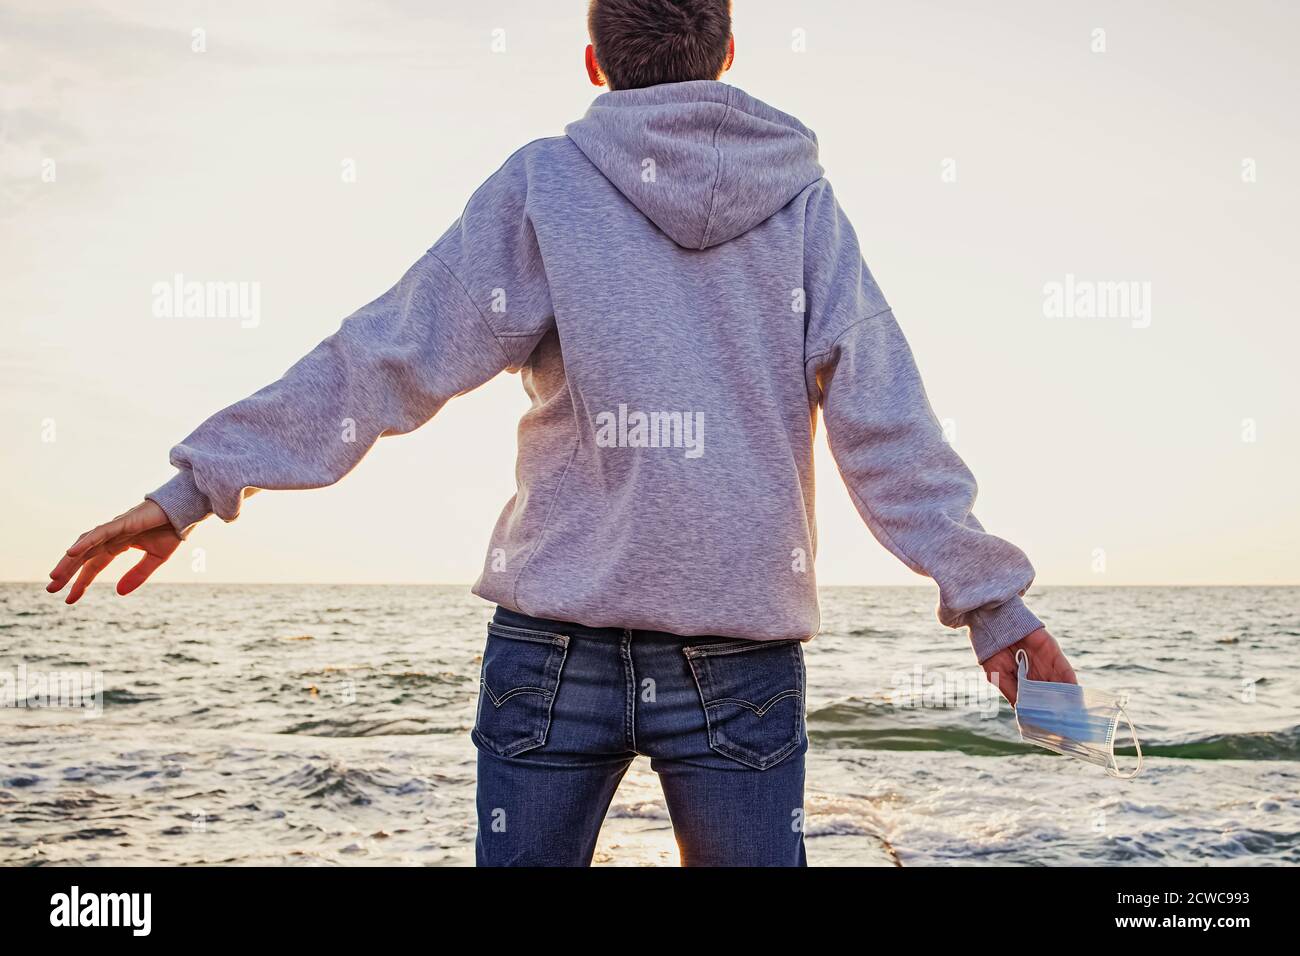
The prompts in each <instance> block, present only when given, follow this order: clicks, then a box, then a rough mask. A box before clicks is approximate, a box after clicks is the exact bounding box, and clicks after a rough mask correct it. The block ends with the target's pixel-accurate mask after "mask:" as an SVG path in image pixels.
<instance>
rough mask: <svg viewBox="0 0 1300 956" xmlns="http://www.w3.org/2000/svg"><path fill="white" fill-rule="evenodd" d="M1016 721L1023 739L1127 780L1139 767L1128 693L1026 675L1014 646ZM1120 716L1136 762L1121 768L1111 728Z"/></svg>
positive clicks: (1026, 661) (1021, 655)
mask: <svg viewBox="0 0 1300 956" xmlns="http://www.w3.org/2000/svg"><path fill="white" fill-rule="evenodd" d="M1016 664H1017V665H1018V671H1017V674H1016V724H1017V725H1018V726H1019V727H1020V737H1021V739H1022V740H1025V741H1027V742H1028V743H1031V744H1036V745H1037V746H1039V747H1045V748H1046V749H1048V750H1052V751H1055V752H1056V753H1058V754H1065V755H1066V756H1067V757H1078V758H1079V759H1080V760H1086V761H1088V763H1095V764H1097V765H1098V766H1100V767H1105V768H1106V773H1107V774H1109V775H1110V776H1112V777H1119V778H1120V779H1122V780H1132V779H1133V778H1134V777H1136V776H1137V775H1138V774H1139V773H1141V772H1142V747H1141V746H1140V745H1139V744H1138V739H1137V731H1136V730H1135V729H1134V728H1133V721H1131V720H1129V716H1128V711H1126V710H1125V709H1124V706H1125V704H1127V703H1128V698H1127V695H1122V696H1118V697H1117V696H1115V695H1113V694H1107V693H1105V692H1104V691H1098V690H1086V689H1084V688H1082V687H1080V686H1079V685H1078V684H1058V683H1055V682H1053V681H1045V680H1030V679H1029V656H1028V655H1027V654H1026V653H1025V652H1024V651H1023V650H1018V651H1016ZM1120 717H1123V718H1124V720H1125V721H1127V723H1128V729H1129V732H1130V733H1131V734H1132V735H1133V746H1134V747H1136V748H1137V766H1136V767H1134V768H1133V771H1132V772H1131V773H1121V772H1120V769H1119V765H1118V764H1117V763H1116V761H1115V731H1116V730H1117V729H1118V727H1119V719H1120Z"/></svg>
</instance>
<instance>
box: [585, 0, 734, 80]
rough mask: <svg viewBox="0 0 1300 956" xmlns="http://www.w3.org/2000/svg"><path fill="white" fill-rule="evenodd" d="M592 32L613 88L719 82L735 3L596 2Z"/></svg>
mask: <svg viewBox="0 0 1300 956" xmlns="http://www.w3.org/2000/svg"><path fill="white" fill-rule="evenodd" d="M587 31H588V32H589V33H590V34H591V45H592V46H594V47H595V48H596V61H597V62H598V63H599V64H600V71H601V72H602V73H603V74H605V81H606V82H607V83H608V84H609V88H610V89H611V90H631V89H638V88H640V87H643V86H655V85H657V84H659V83H681V82H684V81H686V80H716V79H717V78H718V74H719V73H721V72H722V65H723V64H724V63H725V62H726V61H727V41H728V40H730V39H731V0H591V7H590V8H589V9H588V11H587Z"/></svg>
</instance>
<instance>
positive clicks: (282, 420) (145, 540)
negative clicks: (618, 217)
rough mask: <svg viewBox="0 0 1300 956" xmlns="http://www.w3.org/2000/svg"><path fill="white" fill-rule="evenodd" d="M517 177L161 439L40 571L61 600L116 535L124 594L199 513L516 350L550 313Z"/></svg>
mask: <svg viewBox="0 0 1300 956" xmlns="http://www.w3.org/2000/svg"><path fill="white" fill-rule="evenodd" d="M526 197H527V179H526V174H525V171H524V169H523V167H522V165H521V164H520V163H518V162H515V161H513V160H512V161H509V162H507V164H506V165H505V166H503V167H502V169H501V170H500V171H498V172H497V173H496V174H495V175H494V176H493V177H492V178H491V179H489V180H488V181H487V182H486V183H485V184H484V185H483V186H482V187H481V188H480V189H479V190H478V191H477V192H476V193H475V194H474V196H473V198H471V200H470V202H469V205H468V206H467V207H466V209H465V212H464V213H463V214H462V216H461V218H460V219H459V220H458V221H457V222H456V223H455V224H454V225H453V226H452V227H451V229H450V230H448V232H447V233H446V234H445V235H444V236H443V237H442V238H441V239H440V240H439V241H438V242H437V243H436V244H435V245H434V247H433V248H432V249H430V250H429V252H427V253H426V254H425V255H424V256H423V257H422V258H421V259H420V260H419V261H418V262H417V263H415V265H413V266H412V267H411V268H410V269H409V270H408V271H407V273H406V274H405V275H404V276H403V277H402V279H401V280H400V281H399V282H398V283H397V285H395V286H394V287H393V288H392V289H390V290H389V291H388V292H387V293H385V294H384V295H382V296H380V297H379V298H378V299H376V300H375V301H374V302H371V303H370V304H369V305H366V306H364V307H363V308H361V309H359V310H358V311H357V312H356V313H355V314H353V315H352V316H351V317H349V318H348V319H347V320H346V321H344V323H343V325H342V327H341V328H340V329H339V330H338V331H337V332H336V333H334V334H333V335H331V336H330V337H329V338H327V339H325V341H323V342H321V343H320V345H318V346H317V347H316V348H315V349H314V350H312V352H311V353H309V354H308V355H307V356H306V357H304V358H303V359H301V360H300V361H299V362H298V363H297V364H295V365H294V366H293V367H292V368H291V369H289V371H288V372H287V373H285V375H284V377H282V378H281V379H280V380H279V381H277V382H275V383H273V384H271V385H269V386H267V387H266V388H263V389H261V390H260V391H258V392H256V393H254V394H253V395H251V396H249V397H248V398H246V399H244V400H243V401H240V402H237V403H236V404H234V405H231V406H230V407H228V408H226V409H223V410H222V411H220V412H218V413H217V414H215V415H213V416H212V417H211V418H209V419H208V420H207V421H205V422H204V423H203V424H202V425H200V426H199V427H198V428H197V429H195V431H194V432H193V433H192V434H190V435H189V436H188V437H187V438H186V439H185V440H184V441H182V442H181V443H180V444H179V445H177V446H176V447H175V448H173V449H172V452H171V463H172V464H173V465H174V466H176V468H177V472H176V475H175V476H174V477H173V478H172V479H171V480H170V481H168V482H167V483H166V484H164V485H163V486H162V487H161V488H159V489H157V490H156V491H153V492H151V493H150V494H149V495H147V496H146V497H147V500H146V501H145V502H144V503H142V504H140V505H137V506H136V507H135V508H132V509H131V510H130V511H128V512H126V513H125V514H123V515H121V516H119V517H118V518H116V519H114V520H113V521H110V522H107V523H105V524H103V525H100V526H99V527H97V528H94V529H93V530H91V531H88V532H86V533H85V534H83V535H82V536H81V537H80V538H79V539H78V540H77V541H76V542H75V543H74V544H73V546H72V547H71V548H70V549H69V550H68V551H67V552H66V554H65V555H64V556H63V558H62V559H61V560H60V561H59V563H58V565H56V567H55V568H54V570H53V571H51V572H50V578H51V580H50V584H49V585H48V588H47V590H49V591H51V592H57V591H61V590H62V589H63V587H64V586H65V585H66V584H67V583H68V581H69V580H71V579H72V576H73V575H74V574H76V573H77V572H78V571H80V572H81V573H80V575H78V578H77V581H76V583H75V584H74V585H73V589H72V591H71V592H70V593H69V595H68V602H69V603H73V602H75V601H76V600H77V599H79V598H80V597H81V594H82V593H84V591H85V589H86V587H87V586H88V585H89V584H90V582H91V581H92V580H93V579H94V576H95V575H96V574H98V573H99V571H101V570H103V568H104V567H106V566H107V565H108V563H109V562H111V561H112V559H113V557H115V556H116V555H117V554H120V553H121V552H122V551H124V550H126V549H127V548H136V549H138V550H143V551H144V552H145V557H144V558H143V559H142V560H141V561H140V563H139V564H138V565H137V566H136V567H135V568H134V569H132V570H131V571H130V572H128V574H127V575H126V576H124V577H123V579H122V581H121V582H120V583H119V587H118V591H119V593H122V594H126V593H129V591H131V590H134V589H135V588H136V587H138V586H139V585H140V584H142V583H143V582H144V581H145V580H146V579H147V578H148V576H149V575H150V574H151V573H152V572H153V571H154V570H156V568H157V567H158V566H160V565H161V564H162V563H163V562H164V561H165V560H166V559H167V558H168V557H170V555H171V554H172V552H174V551H175V549H176V546H177V544H179V542H180V540H181V539H182V538H183V537H184V536H185V535H186V534H187V533H188V532H189V530H190V529H191V528H192V527H193V526H194V525H195V524H196V523H198V522H199V521H202V520H203V519H204V518H206V517H207V516H208V515H210V514H216V515H218V516H220V517H221V518H222V519H224V520H226V521H232V520H234V519H235V517H236V516H237V515H238V514H239V510H240V505H241V504H242V502H243V499H244V498H245V497H247V496H249V495H250V494H252V493H253V492H255V491H259V490H263V489H274V490H280V489H303V488H320V487H324V486H326V485H330V484H333V483H334V482H336V481H338V480H339V479H340V478H342V477H343V476H344V475H346V474H347V473H348V472H349V471H350V470H351V469H352V468H353V467H354V466H355V465H356V464H357V463H358V462H359V461H360V460H361V458H362V457H363V456H364V455H365V454H366V452H367V451H369V449H370V448H371V447H372V446H373V445H374V443H375V442H376V441H377V440H378V439H379V438H381V437H383V436H385V435H397V434H403V433H405V432H409V431H412V430H413V429H415V428H418V427H419V426H420V425H422V424H423V423H424V422H426V421H428V420H429V419H430V418H431V417H432V416H433V415H434V414H435V413H437V411H438V410H439V409H440V408H441V407H442V406H443V405H444V404H445V403H446V402H447V401H448V400H449V399H451V398H452V397H454V396H456V395H459V394H462V393H464V392H467V391H469V390H471V389H473V388H476V387H478V386H479V385H481V384H483V383H484V382H486V381H487V380H489V379H490V378H492V377H493V376H495V375H496V374H497V373H499V372H501V371H502V370H504V369H507V368H517V367H519V366H520V365H522V364H523V363H524V362H525V361H526V360H527V356H528V355H529V353H531V351H532V349H533V347H534V346H535V345H536V343H537V341H538V340H540V338H541V337H542V336H543V335H544V334H545V333H546V331H547V330H548V329H549V328H550V326H551V324H552V323H553V317H552V313H551V305H550V298H549V291H548V290H547V288H546V284H545V273H544V271H543V270H542V268H541V265H540V255H539V253H538V251H537V248H536V240H535V238H534V236H533V232H532V228H531V225H530V224H529V222H528V220H527V214H526Z"/></svg>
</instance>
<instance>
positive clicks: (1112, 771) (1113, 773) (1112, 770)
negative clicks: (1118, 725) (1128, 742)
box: [1106, 704, 1142, 780]
mask: <svg viewBox="0 0 1300 956" xmlns="http://www.w3.org/2000/svg"><path fill="white" fill-rule="evenodd" d="M1119 712H1120V714H1121V715H1122V716H1123V718H1124V720H1125V722H1126V723H1127V724H1128V732H1129V734H1131V735H1132V737H1133V746H1134V747H1135V748H1136V749H1137V758H1138V762H1137V766H1136V767H1134V768H1133V772H1132V773H1120V772H1119V764H1118V763H1117V762H1116V761H1115V751H1114V744H1113V743H1112V744H1111V754H1110V762H1111V763H1112V764H1114V766H1112V767H1107V768H1106V775H1107V776H1108V777H1114V778H1115V779H1116V780H1132V779H1133V778H1134V777H1136V776H1137V775H1138V774H1140V773H1141V772H1142V744H1140V743H1139V742H1138V732H1137V728H1136V727H1134V726H1133V720H1132V718H1130V717H1129V715H1128V711H1127V710H1125V709H1124V705H1123V704H1120V705H1119Z"/></svg>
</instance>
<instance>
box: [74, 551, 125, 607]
mask: <svg viewBox="0 0 1300 956" xmlns="http://www.w3.org/2000/svg"><path fill="white" fill-rule="evenodd" d="M114 557H115V555H114V554H113V553H112V552H111V551H104V552H102V553H100V554H96V555H95V556H94V557H93V558H91V559H90V560H89V561H87V562H86V564H85V566H84V567H82V569H81V573H80V574H78V575H77V580H76V582H75V583H74V584H73V585H72V590H71V591H69V592H68V596H67V598H66V599H65V600H66V601H67V603H69V604H76V603H77V602H78V601H80V600H81V596H82V595H83V594H85V593H86V588H88V587H90V582H91V581H93V580H95V578H96V577H97V576H98V575H99V572H100V571H103V570H104V569H105V568H106V567H108V566H109V565H110V564H112V563H113V558H114Z"/></svg>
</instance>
